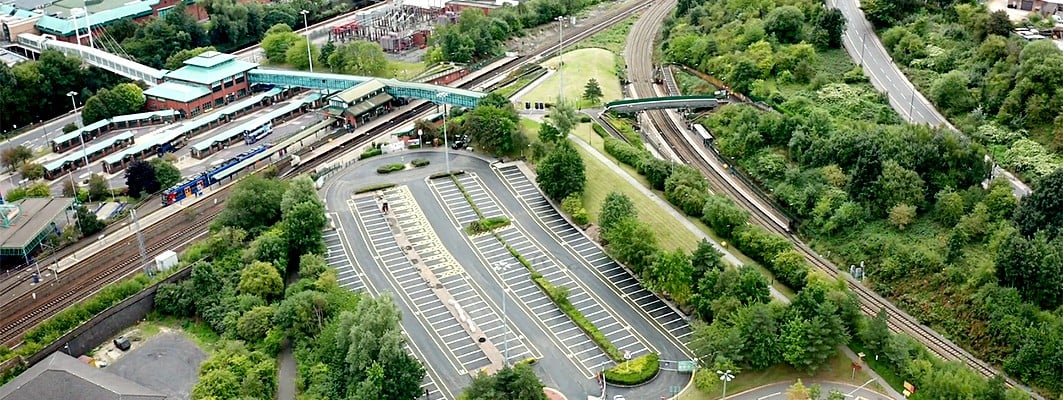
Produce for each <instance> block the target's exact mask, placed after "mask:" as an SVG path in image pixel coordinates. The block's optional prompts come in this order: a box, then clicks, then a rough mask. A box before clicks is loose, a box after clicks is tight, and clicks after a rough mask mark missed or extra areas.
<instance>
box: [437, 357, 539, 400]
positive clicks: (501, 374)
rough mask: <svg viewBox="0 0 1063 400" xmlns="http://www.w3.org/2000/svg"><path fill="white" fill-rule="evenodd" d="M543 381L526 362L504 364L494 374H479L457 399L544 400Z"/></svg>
mask: <svg viewBox="0 0 1063 400" xmlns="http://www.w3.org/2000/svg"><path fill="white" fill-rule="evenodd" d="M543 386H544V385H543V383H542V381H540V380H539V377H537V376H535V372H534V371H532V369H531V367H529V366H528V365H527V364H517V365H515V366H513V367H509V366H504V367H502V369H501V370H499V371H498V372H496V373H495V374H494V375H487V374H479V375H477V376H476V377H474V378H473V379H472V383H470V384H469V387H468V388H466V389H465V391H464V392H462V393H461V395H460V396H458V399H459V400H546V394H545V393H544V392H543Z"/></svg>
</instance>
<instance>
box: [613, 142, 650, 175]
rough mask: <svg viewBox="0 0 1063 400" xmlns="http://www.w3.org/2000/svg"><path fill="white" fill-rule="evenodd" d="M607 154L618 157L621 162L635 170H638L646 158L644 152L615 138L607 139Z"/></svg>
mask: <svg viewBox="0 0 1063 400" xmlns="http://www.w3.org/2000/svg"><path fill="white" fill-rule="evenodd" d="M605 152H606V153H609V155H611V156H613V157H616V159H617V160H620V162H622V163H624V164H627V165H630V166H632V167H635V168H638V167H639V165H641V164H642V159H643V157H646V152H645V151H644V150H641V149H639V148H637V147H635V146H632V145H630V144H627V143H626V142H624V141H622V140H620V139H617V138H613V137H606V138H605Z"/></svg>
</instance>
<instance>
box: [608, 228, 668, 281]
mask: <svg viewBox="0 0 1063 400" xmlns="http://www.w3.org/2000/svg"><path fill="white" fill-rule="evenodd" d="M603 236H604V237H605V240H606V242H607V243H608V245H607V246H606V250H608V251H609V254H610V255H612V256H613V257H614V258H616V260H617V261H620V262H621V263H624V264H626V265H627V266H628V267H630V268H631V269H632V270H634V271H635V272H636V273H641V272H642V270H643V269H644V268H646V267H647V266H649V265H650V264H651V263H653V260H654V258H656V257H657V251H658V248H657V238H656V237H654V236H653V231H651V230H650V228H649V227H647V226H646V225H645V224H643V223H641V222H639V221H638V220H636V219H634V218H624V219H623V220H621V221H620V222H619V223H618V224H617V225H616V226H614V227H613V228H612V229H610V230H609V231H608V232H607V233H603Z"/></svg>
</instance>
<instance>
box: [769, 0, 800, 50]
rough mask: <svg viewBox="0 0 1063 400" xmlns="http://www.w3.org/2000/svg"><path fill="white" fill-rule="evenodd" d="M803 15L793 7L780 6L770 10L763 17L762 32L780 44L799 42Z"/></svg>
mask: <svg viewBox="0 0 1063 400" xmlns="http://www.w3.org/2000/svg"><path fill="white" fill-rule="evenodd" d="M804 23H805V13H803V12H801V9H799V8H797V7H794V6H782V7H777V8H774V9H772V10H771V12H769V13H768V15H767V16H766V17H764V30H765V31H767V32H768V33H769V34H772V35H775V38H776V39H778V40H779V42H780V43H797V42H800V41H801V37H802V28H803V25H804Z"/></svg>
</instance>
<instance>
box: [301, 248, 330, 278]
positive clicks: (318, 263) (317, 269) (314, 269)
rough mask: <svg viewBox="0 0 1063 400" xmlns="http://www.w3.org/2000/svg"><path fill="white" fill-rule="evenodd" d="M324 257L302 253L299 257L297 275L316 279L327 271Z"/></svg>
mask: <svg viewBox="0 0 1063 400" xmlns="http://www.w3.org/2000/svg"><path fill="white" fill-rule="evenodd" d="M328 270H329V268H328V265H326V264H325V258H324V257H322V256H320V255H318V254H303V255H302V256H301V257H299V277H300V278H310V279H317V278H318V277H320V276H321V274H324V273H325V271H328Z"/></svg>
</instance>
